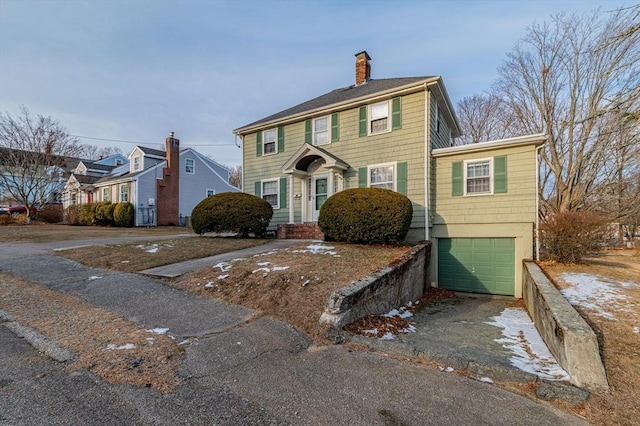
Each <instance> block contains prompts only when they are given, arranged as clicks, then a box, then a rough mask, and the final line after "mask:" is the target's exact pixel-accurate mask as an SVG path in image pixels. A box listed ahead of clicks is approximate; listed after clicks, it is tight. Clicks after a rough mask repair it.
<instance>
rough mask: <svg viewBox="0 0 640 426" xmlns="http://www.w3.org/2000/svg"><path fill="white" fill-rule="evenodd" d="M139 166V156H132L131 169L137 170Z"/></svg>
mask: <svg viewBox="0 0 640 426" xmlns="http://www.w3.org/2000/svg"><path fill="white" fill-rule="evenodd" d="M140 168H141V167H140V157H133V171H134V172H135V171H138V170H140Z"/></svg>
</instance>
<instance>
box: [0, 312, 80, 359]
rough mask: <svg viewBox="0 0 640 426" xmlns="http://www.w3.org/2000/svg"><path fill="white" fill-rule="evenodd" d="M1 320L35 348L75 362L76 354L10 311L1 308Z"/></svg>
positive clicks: (51, 356)
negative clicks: (25, 323)
mask: <svg viewBox="0 0 640 426" xmlns="http://www.w3.org/2000/svg"><path fill="white" fill-rule="evenodd" d="M0 322H4V323H5V324H4V326H5V327H7V328H8V329H9V330H10V331H12V332H13V333H14V334H15V335H16V336H18V337H22V338H23V339H24V340H26V341H27V343H29V344H30V345H31V346H33V348H34V349H36V350H37V351H38V352H41V353H43V354H44V355H46V356H48V357H49V358H52V359H53V360H55V361H58V362H73V361H74V360H75V355H74V354H73V352H71V351H70V350H69V349H67V348H63V347H62V346H60V345H58V344H57V343H55V342H54V341H53V340H51V339H47V338H46V337H45V336H43V335H42V334H40V333H39V332H38V331H36V330H35V329H33V328H31V327H27V326H25V325H22V324H20V323H19V322H18V321H16V320H15V319H14V318H13V317H12V316H11V315H10V314H9V313H8V312H6V311H4V310H2V309H0Z"/></svg>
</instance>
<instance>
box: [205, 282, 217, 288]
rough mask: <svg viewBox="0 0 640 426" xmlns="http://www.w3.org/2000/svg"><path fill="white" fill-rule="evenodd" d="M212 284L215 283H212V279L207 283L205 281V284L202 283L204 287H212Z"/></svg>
mask: <svg viewBox="0 0 640 426" xmlns="http://www.w3.org/2000/svg"><path fill="white" fill-rule="evenodd" d="M214 285H215V284H213V281H209V282H208V283H206V284H205V285H204V288H211V287H213V286H214Z"/></svg>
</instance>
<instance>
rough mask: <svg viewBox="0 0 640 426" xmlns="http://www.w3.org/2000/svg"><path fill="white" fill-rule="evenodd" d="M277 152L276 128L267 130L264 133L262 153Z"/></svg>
mask: <svg viewBox="0 0 640 426" xmlns="http://www.w3.org/2000/svg"><path fill="white" fill-rule="evenodd" d="M275 153H276V129H269V130H265V131H264V132H263V134H262V155H269V154H275Z"/></svg>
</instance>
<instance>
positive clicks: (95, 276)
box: [89, 275, 102, 281]
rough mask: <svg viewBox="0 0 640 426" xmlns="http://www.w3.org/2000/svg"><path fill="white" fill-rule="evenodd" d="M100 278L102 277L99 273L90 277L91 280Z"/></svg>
mask: <svg viewBox="0 0 640 426" xmlns="http://www.w3.org/2000/svg"><path fill="white" fill-rule="evenodd" d="M100 278H102V277H99V276H97V275H91V276H90V277H89V281H93V280H99V279H100Z"/></svg>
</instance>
